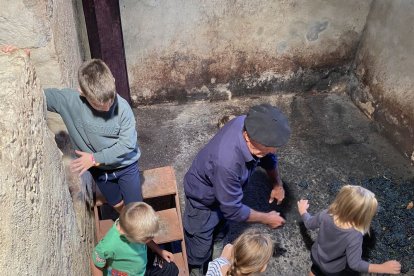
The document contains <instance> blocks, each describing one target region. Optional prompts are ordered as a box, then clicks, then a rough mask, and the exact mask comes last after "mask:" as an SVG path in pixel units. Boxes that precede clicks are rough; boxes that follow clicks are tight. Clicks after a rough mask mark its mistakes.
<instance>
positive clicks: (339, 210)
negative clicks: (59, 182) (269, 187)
mask: <svg viewBox="0 0 414 276" xmlns="http://www.w3.org/2000/svg"><path fill="white" fill-rule="evenodd" d="M377 206H378V202H377V199H376V198H375V194H374V193H372V192H371V191H369V190H367V189H365V188H362V187H360V186H352V185H346V186H344V187H342V189H341V190H340V191H339V193H338V195H337V196H336V198H335V200H334V202H333V203H332V204H331V205H330V206H329V209H327V210H323V211H321V212H319V213H317V214H316V215H315V216H311V215H310V214H309V213H308V212H307V209H308V208H309V204H308V201H307V200H303V199H302V200H300V201H298V209H299V213H300V215H301V216H302V219H303V221H304V223H305V226H306V228H307V229H310V230H314V229H317V228H319V233H318V237H317V239H316V241H315V243H314V244H313V246H312V250H311V251H312V252H311V257H312V268H311V272H310V274H309V275H316V276H318V275H329V276H331V275H354V274H355V273H356V275H358V273H359V272H365V273H366V272H369V273H387V274H398V273H400V270H401V265H400V263H399V262H397V261H387V262H385V263H383V264H370V263H368V262H366V261H363V260H362V259H361V255H362V240H363V235H364V234H366V233H367V232H368V231H369V227H370V225H371V221H372V218H373V217H374V215H375V214H376V211H377Z"/></svg>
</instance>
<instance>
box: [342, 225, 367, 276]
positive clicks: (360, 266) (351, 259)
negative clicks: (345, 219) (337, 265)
mask: <svg viewBox="0 0 414 276" xmlns="http://www.w3.org/2000/svg"><path fill="white" fill-rule="evenodd" d="M362 240H363V236H362V234H360V233H357V232H356V233H355V235H353V236H352V238H351V239H349V240H348V241H347V242H348V246H347V248H346V259H347V262H348V265H349V267H350V268H351V269H353V270H355V271H359V272H368V267H369V263H368V262H366V261H364V260H362V258H361V256H362Z"/></svg>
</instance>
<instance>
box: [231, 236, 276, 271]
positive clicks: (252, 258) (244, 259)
mask: <svg viewBox="0 0 414 276" xmlns="http://www.w3.org/2000/svg"><path fill="white" fill-rule="evenodd" d="M272 254H273V242H272V239H271V237H270V235H268V234H263V233H260V232H259V231H258V230H253V229H251V230H247V231H246V232H244V233H243V234H242V235H240V237H238V238H237V240H236V241H235V242H234V245H233V261H232V264H231V267H230V269H229V270H228V272H227V275H228V276H230V275H231V276H244V275H250V274H253V273H258V272H262V271H263V270H264V269H265V267H266V266H267V263H268V262H269V260H270V257H272Z"/></svg>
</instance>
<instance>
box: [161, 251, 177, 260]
mask: <svg viewBox="0 0 414 276" xmlns="http://www.w3.org/2000/svg"><path fill="white" fill-rule="evenodd" d="M160 256H161V258H163V259H164V260H166V261H167V262H169V263H170V262H174V255H173V253H171V252H170V251H167V250H164V249H163V250H161V252H160Z"/></svg>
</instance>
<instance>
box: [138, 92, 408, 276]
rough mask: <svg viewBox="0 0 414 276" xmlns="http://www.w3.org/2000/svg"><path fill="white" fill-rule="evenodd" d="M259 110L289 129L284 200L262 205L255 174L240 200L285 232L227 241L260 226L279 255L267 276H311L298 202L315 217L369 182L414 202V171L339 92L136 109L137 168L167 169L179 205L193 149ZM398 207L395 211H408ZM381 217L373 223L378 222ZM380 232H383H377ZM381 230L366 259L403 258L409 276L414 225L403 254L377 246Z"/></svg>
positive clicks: (262, 183)
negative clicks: (275, 217)
mask: <svg viewBox="0 0 414 276" xmlns="http://www.w3.org/2000/svg"><path fill="white" fill-rule="evenodd" d="M259 103H270V104H273V105H275V106H278V107H279V108H281V109H282V110H283V111H284V112H285V113H286V115H287V116H288V118H289V122H290V124H291V128H292V130H293V133H292V137H291V140H290V141H289V143H288V144H287V145H286V146H285V147H282V148H280V149H279V158H280V165H279V166H280V171H281V174H282V179H283V181H284V183H285V186H286V189H287V198H286V200H285V202H284V203H283V204H282V205H281V206H275V205H269V204H268V203H266V202H267V199H268V194H269V191H270V189H269V187H268V186H267V184H266V177H265V176H264V175H263V172H261V171H259V170H258V171H257V172H256V173H255V174H254V175H253V177H252V179H251V181H250V183H249V184H248V187H247V188H246V190H245V198H244V201H245V203H246V204H247V205H249V206H251V207H253V208H255V209H257V210H260V211H270V210H271V209H276V210H279V211H280V212H281V213H282V214H283V215H284V216H285V218H286V225H285V226H284V227H282V228H280V229H269V228H268V227H266V226H263V225H247V224H243V223H242V224H240V223H239V224H236V223H232V224H231V227H230V235H229V239H230V240H232V239H233V238H234V237H236V236H237V235H238V233H240V231H242V230H243V229H244V228H246V227H258V228H260V229H261V230H262V231H263V232H268V233H271V234H272V236H273V238H274V240H275V242H276V244H277V250H276V251H275V256H274V257H273V258H272V259H271V262H270V264H269V266H268V269H267V271H266V273H265V275H307V272H308V271H309V268H310V258H309V249H308V248H309V246H310V243H311V240H312V239H314V238H315V236H316V233H314V232H306V231H303V229H302V228H301V225H300V223H299V222H300V217H299V215H298V214H297V208H296V201H297V200H298V199H299V198H308V199H309V200H310V204H311V207H310V212H312V213H315V212H317V211H319V210H322V209H324V208H326V207H327V206H328V205H329V203H330V202H331V201H332V199H333V197H334V195H335V194H336V191H337V188H338V187H339V186H341V185H343V184H345V183H353V184H359V183H361V182H364V181H365V182H366V181H371V180H372V179H374V181H373V182H372V183H371V182H370V183H371V184H372V185H374V186H372V187H371V186H370V187H371V188H378V189H380V190H379V192H381V191H383V190H384V187H382V186H378V185H393V187H394V188H393V189H392V190H393V191H396V193H397V194H396V198H398V199H401V204H405V201H407V200H409V199H410V198H411V200H414V198H413V197H412V196H414V181H413V176H414V170H413V166H412V165H411V164H410V162H409V161H408V160H407V158H404V157H403V156H402V155H401V154H400V153H399V152H398V151H397V150H396V149H395V148H394V147H393V146H392V145H391V144H390V143H389V141H388V140H386V139H385V138H384V137H383V136H381V135H380V134H379V133H378V129H377V126H376V125H375V123H373V122H371V121H370V120H369V119H368V118H367V117H366V116H365V115H364V114H362V112H361V111H360V110H359V109H357V108H356V107H355V106H354V105H353V103H352V102H351V101H350V99H349V98H348V96H347V95H346V94H344V93H340V92H336V93H334V92H331V93H313V94H305V93H296V94H295V93H281V94H277V95H270V96H260V97H257V96H254V97H244V98H236V99H233V100H229V101H223V102H190V103H186V104H159V105H152V106H141V107H139V108H137V109H135V112H136V114H137V128H138V136H139V138H138V141H139V145H140V147H141V150H142V156H141V159H140V161H139V164H140V167H141V169H149V168H154V167H160V166H167V165H172V166H173V167H174V168H175V171H176V176H177V183H178V186H179V190H180V197H181V203H183V202H184V200H183V187H182V179H183V176H184V174H185V173H186V170H187V169H188V168H189V166H190V164H191V162H192V160H193V158H194V156H195V155H196V154H197V152H198V150H199V149H200V148H201V147H202V146H203V145H204V144H205V143H206V142H207V141H208V140H209V139H210V138H211V137H212V136H213V135H214V134H215V133H216V132H217V131H218V127H217V122H218V120H219V119H220V118H222V117H223V116H225V115H239V114H244V113H245V112H246V111H247V110H248V109H249V107H250V106H252V105H255V104H259ZM387 179H388V180H390V181H388V180H387ZM380 180H387V181H385V182H384V181H380ZM391 180H392V181H391ZM376 183H379V184H378V185H377V184H376ZM375 185H377V186H375ZM258 187H259V188H258ZM387 196H388V195H387V194H385V195H384V196H383V197H382V196H378V198H379V201H380V205H382V204H384V206H383V207H382V208H383V209H381V208H380V212H379V215H381V212H382V213H386V212H385V211H381V210H387V205H385V203H386V202H387V200H388V199H387ZM404 196H405V197H404ZM381 201H382V202H381ZM407 203H408V202H407ZM401 204H400V205H401ZM402 206H403V205H401V206H400V207H401V208H400V209H402V210H403V209H405V208H402ZM183 208H184V207H183ZM396 208H398V206H397V207H396ZM407 212H411V213H407V214H408V216H411V218H413V213H414V209H412V210H409V211H407ZM407 214H405V215H407ZM379 215H377V217H376V218H374V220H378V219H379V218H381V216H379ZM397 223H400V224H402V225H404V223H406V225H408V228H409V227H410V224H411V225H412V220H411V221H408V222H403V221H401V222H397ZM378 227H382V228H381V229H386V227H383V226H382V225H379V226H378ZM381 229H380V230H379V231H377V233H376V237H377V240H376V241H375V244H374V245H373V246H372V247H371V248H370V249H369V250H370V253H371V254H368V255H369V258H370V260H374V261H378V260H379V261H385V260H386V259H385V258H388V257H390V258H391V257H392V258H397V259H400V260H401V261H402V263H403V271H404V273H405V275H414V273H413V271H414V270H413V269H414V267H413V264H412V260H413V259H414V256H413V254H414V253H413V252H414V245H413V244H414V238H413V235H414V226H412V227H411V228H409V229H408V230H406V232H405V233H404V236H403V237H402V238H403V239H404V241H406V242H405V243H402V245H401V247H400V248H403V249H404V250H407V251H406V253H404V254H402V253H400V251H399V248H392V247H393V245H392V244H390V243H385V242H384V243H383V242H382V240H379V237H382V236H381V233H382V230H381ZM384 231H385V230H384ZM380 232H381V233H380ZM380 245H381V246H380ZM220 248H221V244H218V243H217V244H216V245H215V253H214V254H215V255H217V254H219V253H220V252H219V251H220ZM376 250H377V251H376ZM383 251H385V252H383ZM393 252H394V253H393ZM404 252H405V251H404ZM412 273H413V274H412Z"/></svg>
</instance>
